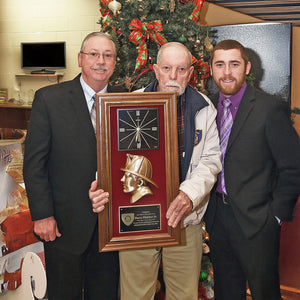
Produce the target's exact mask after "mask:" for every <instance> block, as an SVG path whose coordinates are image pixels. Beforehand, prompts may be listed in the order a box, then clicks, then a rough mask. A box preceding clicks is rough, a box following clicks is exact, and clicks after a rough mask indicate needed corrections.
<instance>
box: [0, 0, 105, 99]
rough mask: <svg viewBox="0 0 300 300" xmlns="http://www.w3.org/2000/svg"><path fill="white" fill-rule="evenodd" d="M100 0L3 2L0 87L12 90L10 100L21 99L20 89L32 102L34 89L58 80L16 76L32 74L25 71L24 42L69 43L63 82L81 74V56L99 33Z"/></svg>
mask: <svg viewBox="0 0 300 300" xmlns="http://www.w3.org/2000/svg"><path fill="white" fill-rule="evenodd" d="M99 16H100V12H99V1H97V0H52V1H50V2H49V1H46V0H26V1H19V0H1V4H0V66H1V67H0V88H8V97H9V98H12V97H14V98H17V97H18V93H17V89H19V88H20V83H21V90H22V96H24V98H25V100H28V97H29V96H30V94H32V91H31V89H33V90H36V89H37V88H39V87H41V86H43V85H49V84H51V83H53V82H55V79H54V78H51V79H50V78H49V79H47V78H44V79H41V78H22V80H19V79H18V80H16V78H15V74H22V73H25V72H26V73H29V71H28V70H27V71H25V70H22V69H21V59H20V43H21V42H45V41H66V57H67V67H66V69H61V70H57V71H58V72H59V73H61V72H62V73H64V77H63V78H62V80H69V79H71V78H73V77H75V75H77V74H78V73H79V72H80V69H79V67H78V65H77V53H78V51H79V48H80V44H81V41H82V39H83V37H84V36H86V34H87V33H89V32H91V31H98V30H99V29H100V26H99V25H98V24H97V21H98V19H99Z"/></svg>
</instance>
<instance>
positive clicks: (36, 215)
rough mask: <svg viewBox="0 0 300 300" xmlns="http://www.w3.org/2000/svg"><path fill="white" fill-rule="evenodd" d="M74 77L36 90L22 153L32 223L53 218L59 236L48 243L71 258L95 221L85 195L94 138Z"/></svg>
mask: <svg viewBox="0 0 300 300" xmlns="http://www.w3.org/2000/svg"><path fill="white" fill-rule="evenodd" d="M79 78H80V75H78V76H77V77H76V78H75V79H73V80H71V81H66V82H62V83H60V84H56V85H52V86H47V87H45V88H42V89H40V90H38V91H37V92H36V95H35V99H34V102H33V105H32V112H31V117H30V122H29V126H28V131H27V137H26V140H25V155H24V181H25V185H26V191H27V194H28V200H29V207H30V212H31V216H32V220H39V219H43V218H47V217H50V216H54V217H55V219H56V221H57V223H58V228H59V231H60V233H61V234H62V236H61V237H60V238H57V239H56V240H55V241H54V242H51V243H53V245H54V246H55V247H59V248H61V249H64V250H65V251H69V252H71V253H75V254H79V253H82V252H83V251H84V250H85V249H86V248H87V246H88V243H89V241H90V238H91V236H92V233H93V231H94V229H95V225H96V222H97V214H95V213H93V211H92V206H91V202H90V200H89V196H88V190H89V188H90V184H91V182H92V181H93V180H94V179H95V173H96V168H97V153H96V138H95V133H94V129H93V125H92V122H91V118H90V114H89V111H88V107H87V104H86V100H85V97H84V93H83V90H82V87H81V84H80V80H79ZM114 91H116V90H115V89H114V88H113V87H111V86H108V92H114Z"/></svg>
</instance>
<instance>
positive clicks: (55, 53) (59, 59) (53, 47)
mask: <svg viewBox="0 0 300 300" xmlns="http://www.w3.org/2000/svg"><path fill="white" fill-rule="evenodd" d="M21 64H22V68H23V69H33V71H31V74H54V73H55V71H54V69H63V68H65V67H66V43H65V42H43V43H21ZM49 69H50V70H49Z"/></svg>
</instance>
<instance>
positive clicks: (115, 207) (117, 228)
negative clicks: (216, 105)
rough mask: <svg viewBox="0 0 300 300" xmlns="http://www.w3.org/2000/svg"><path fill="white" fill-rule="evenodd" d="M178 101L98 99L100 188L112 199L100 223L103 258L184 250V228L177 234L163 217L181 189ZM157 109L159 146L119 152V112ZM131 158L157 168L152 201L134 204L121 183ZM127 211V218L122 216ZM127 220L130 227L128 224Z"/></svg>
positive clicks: (165, 97) (124, 96)
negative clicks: (129, 251)
mask: <svg viewBox="0 0 300 300" xmlns="http://www.w3.org/2000/svg"><path fill="white" fill-rule="evenodd" d="M176 101H177V100H176V94H175V93H146V92H145V93H108V94H97V95H96V138H97V159H98V162H97V174H98V187H101V188H102V189H103V190H105V191H107V192H109V195H110V197H109V198H110V199H109V203H108V205H106V206H105V209H104V211H102V212H101V213H99V217H98V220H99V251H100V252H106V251H115V250H123V249H143V248H152V247H160V246H164V247H165V246H174V245H179V244H180V225H178V226H177V227H176V228H175V229H173V228H172V227H169V226H168V225H167V219H166V217H165V214H166V211H167V209H168V207H169V205H170V202H171V201H172V200H173V199H174V198H175V197H176V196H177V194H178V188H179V176H178V140H177V102H176ZM153 109H156V110H157V112H158V115H157V116H158V117H159V126H158V130H159V139H160V143H159V146H157V144H155V146H153V147H154V148H151V147H150V146H149V145H148V146H149V147H150V148H149V149H126V150H125V151H124V149H121V150H120V148H119V147H118V145H119V144H120V140H121V138H120V137H119V131H122V130H123V131H124V129H123V128H122V129H121V128H120V129H119V127H118V124H119V123H120V120H121V119H120V117H119V111H122V110H127V112H132V111H134V113H136V114H137V115H139V112H140V111H142V112H143V110H148V111H149V110H151V111H152V110H153ZM121 121H122V120H121ZM145 123H146V122H145ZM153 128H156V127H153ZM155 130H156V129H155ZM128 154H129V155H142V156H143V157H146V158H148V159H149V161H150V162H151V164H152V167H153V177H152V180H150V182H151V183H152V184H154V185H155V186H152V190H153V195H146V197H143V198H142V199H140V200H139V201H137V202H135V203H132V202H131V200H130V196H131V195H130V193H128V192H127V193H126V192H124V191H125V190H124V186H123V184H122V182H121V181H120V180H121V178H122V176H123V175H124V174H125V170H124V169H122V168H124V166H125V163H126V164H127V162H126V157H128ZM122 170H123V171H122ZM155 182H156V183H157V185H156V184H155ZM156 186H157V187H156ZM148 208H149V209H148ZM124 211H128V212H129V213H128V214H127V213H126V214H123V212H124ZM137 216H138V217H137ZM127 217H128V219H130V222H129V223H130V224H127V223H126V222H125V221H124V219H125V218H127ZM147 219H148V220H147ZM145 220H146V221H149V220H150V222H145ZM132 222H133V223H132ZM123 223H125V225H124V224H123ZM144 225H145V226H144ZM124 228H125V230H124ZM141 228H142V229H141Z"/></svg>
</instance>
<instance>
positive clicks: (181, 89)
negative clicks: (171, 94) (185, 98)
mask: <svg viewBox="0 0 300 300" xmlns="http://www.w3.org/2000/svg"><path fill="white" fill-rule="evenodd" d="M173 87H177V88H178V94H179V96H181V95H182V94H183V93H184V91H185V87H182V86H181V85H180V84H179V83H177V82H176V81H174V80H169V81H168V82H167V83H166V84H165V88H166V89H169V88H170V89H173Z"/></svg>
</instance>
